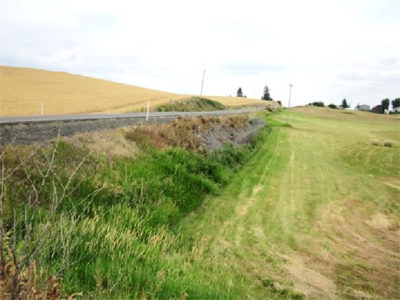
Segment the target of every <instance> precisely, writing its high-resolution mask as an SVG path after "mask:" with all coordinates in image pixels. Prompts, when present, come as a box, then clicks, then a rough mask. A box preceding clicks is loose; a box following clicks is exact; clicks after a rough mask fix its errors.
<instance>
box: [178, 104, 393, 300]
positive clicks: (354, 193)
mask: <svg viewBox="0 0 400 300" xmlns="http://www.w3.org/2000/svg"><path fill="white" fill-rule="evenodd" d="M375 116H376V115H365V114H355V115H350V114H345V113H344V112H343V111H332V112H331V111H330V110H322V109H320V110H318V109H314V108H309V109H298V110H297V111H294V112H293V114H292V117H291V120H292V125H293V127H291V128H290V127H284V126H279V122H276V121H284V120H285V115H283V114H281V115H274V116H273V117H272V118H273V120H275V121H273V122H272V124H275V123H276V125H277V126H274V127H273V130H272V132H271V134H270V137H269V139H268V141H267V143H265V144H264V145H263V146H262V147H261V149H260V150H259V151H258V152H257V153H256V154H255V155H254V157H253V158H252V160H251V161H250V163H249V164H248V165H246V166H245V167H244V168H243V169H242V170H241V171H240V173H239V174H238V175H237V176H236V177H235V179H234V181H233V182H232V183H231V184H230V185H229V187H228V188H227V189H226V190H225V191H224V193H223V194H222V195H220V196H219V197H216V198H212V199H209V200H208V202H207V203H206V204H205V205H204V207H203V210H202V211H201V212H199V213H197V214H195V215H193V216H190V217H189V218H187V220H185V222H184V224H183V225H182V228H181V229H182V232H183V235H184V236H190V237H197V238H199V239H201V240H202V247H204V248H205V251H204V255H205V257H213V259H215V260H216V261H217V262H218V264H220V265H221V266H229V267H230V268H231V269H232V270H233V272H237V273H239V274H242V276H243V278H242V279H241V280H236V281H235V280H233V279H232V278H231V276H228V275H227V280H228V278H229V280H230V282H229V283H228V285H229V284H230V285H235V286H236V287H237V288H238V290H239V291H240V293H242V295H240V297H246V296H247V297H251V298H254V297H255V298H265V297H269V298H271V297H289V298H294V297H299V298H301V297H306V298H321V297H323V298H332V299H334V298H362V297H371V296H372V297H384V298H396V297H398V296H399V293H400V289H399V285H398V282H399V279H400V271H399V264H400V255H399V250H400V249H399V238H400V230H399V228H400V220H399V217H398V215H399V200H400V197H399V188H400V180H399V175H400V157H399V127H398V126H399V120H398V119H396V118H392V117H391V118H382V117H381V116H376V117H375ZM371 139H380V140H382V139H387V140H392V141H394V142H395V147H392V148H387V147H374V146H372V145H370V140H371Z"/></svg>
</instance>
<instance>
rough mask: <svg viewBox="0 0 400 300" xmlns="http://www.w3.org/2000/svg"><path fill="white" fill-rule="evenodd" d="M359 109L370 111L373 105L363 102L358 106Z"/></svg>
mask: <svg viewBox="0 0 400 300" xmlns="http://www.w3.org/2000/svg"><path fill="white" fill-rule="evenodd" d="M358 110H362V111H368V110H371V107H370V106H369V105H367V104H361V105H360V106H358Z"/></svg>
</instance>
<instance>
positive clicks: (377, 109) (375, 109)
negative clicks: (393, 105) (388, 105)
mask: <svg viewBox="0 0 400 300" xmlns="http://www.w3.org/2000/svg"><path fill="white" fill-rule="evenodd" d="M372 111H373V112H376V113H378V114H383V106H382V105H377V106H374V108H373V109H372Z"/></svg>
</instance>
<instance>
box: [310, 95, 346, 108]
mask: <svg viewBox="0 0 400 300" xmlns="http://www.w3.org/2000/svg"><path fill="white" fill-rule="evenodd" d="M308 105H312V106H317V107H325V103H324V102H323V101H316V102H311V103H308ZM328 107H329V108H332V109H338V106H337V105H336V104H333V103H331V104H329V105H328ZM339 107H340V108H349V107H350V105H349V104H348V103H347V100H346V98H344V99H343V100H342V104H341V105H339Z"/></svg>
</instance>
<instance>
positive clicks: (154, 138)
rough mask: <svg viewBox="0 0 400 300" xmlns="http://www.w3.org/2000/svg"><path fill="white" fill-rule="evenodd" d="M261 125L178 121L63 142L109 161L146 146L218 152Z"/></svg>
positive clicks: (232, 119)
mask: <svg viewBox="0 0 400 300" xmlns="http://www.w3.org/2000/svg"><path fill="white" fill-rule="evenodd" d="M251 122H256V121H251ZM262 124H263V123H260V124H256V125H255V126H253V128H250V127H251V125H250V123H249V116H248V115H241V116H222V117H193V118H177V119H175V120H174V121H173V122H172V123H166V124H154V125H149V126H129V127H124V128H121V129H118V130H102V131H99V132H94V133H81V134H77V135H75V136H73V137H70V138H66V140H67V141H68V142H69V143H71V144H73V145H75V146H77V147H83V148H88V149H90V150H91V151H92V152H93V153H98V154H102V155H106V156H108V157H115V156H123V157H129V156H134V155H135V154H136V153H138V152H140V151H141V150H140V148H143V147H147V146H152V147H155V148H157V149H160V150H162V149H165V148H167V147H179V148H182V149H185V150H191V151H196V152H204V151H210V150H215V149H218V148H221V147H222V146H223V145H224V144H226V143H227V142H231V143H233V144H240V143H243V142H246V141H248V139H249V138H250V137H251V136H253V134H254V132H255V131H256V130H257V129H258V128H259V127H260V126H261V125H262ZM245 127H247V130H246V128H245Z"/></svg>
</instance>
